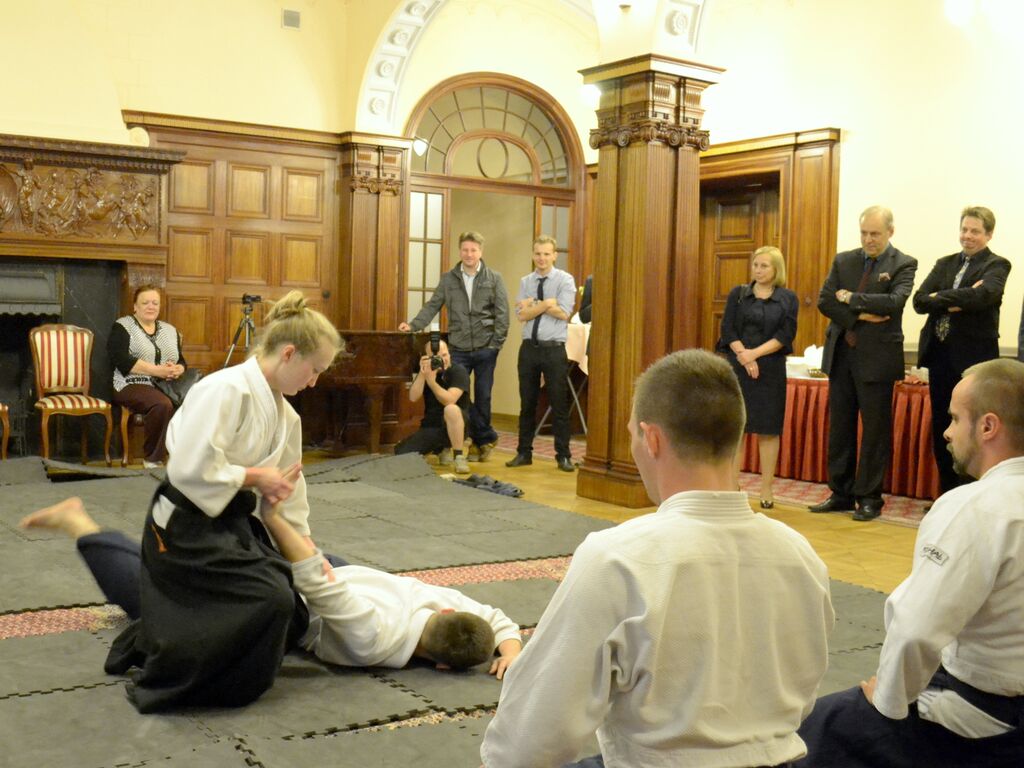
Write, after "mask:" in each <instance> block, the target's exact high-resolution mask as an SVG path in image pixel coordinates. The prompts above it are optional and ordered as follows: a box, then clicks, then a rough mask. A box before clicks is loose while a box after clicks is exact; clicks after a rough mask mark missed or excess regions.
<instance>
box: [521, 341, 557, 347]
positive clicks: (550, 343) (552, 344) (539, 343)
mask: <svg viewBox="0 0 1024 768" xmlns="http://www.w3.org/2000/svg"><path fill="white" fill-rule="evenodd" d="M523 344H527V345H529V346H532V347H564V346H565V342H564V341H533V340H532V339H523Z"/></svg>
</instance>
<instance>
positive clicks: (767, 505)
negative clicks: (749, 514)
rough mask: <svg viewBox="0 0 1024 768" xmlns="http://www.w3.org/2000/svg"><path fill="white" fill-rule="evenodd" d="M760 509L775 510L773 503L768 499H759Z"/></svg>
mask: <svg viewBox="0 0 1024 768" xmlns="http://www.w3.org/2000/svg"><path fill="white" fill-rule="evenodd" d="M761 509H775V502H774V501H769V500H768V499H761Z"/></svg>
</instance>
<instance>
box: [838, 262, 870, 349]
mask: <svg viewBox="0 0 1024 768" xmlns="http://www.w3.org/2000/svg"><path fill="white" fill-rule="evenodd" d="M875 261H876V260H875V259H872V258H865V259H864V272H863V273H862V274H861V276H860V282H859V283H858V284H857V290H856V291H854V293H864V289H865V288H867V287H868V280H869V279H870V278H871V271H872V270H873V269H874V268H875ZM843 338H844V339H846V343H847V344H849V345H850V346H851V347H856V346H857V332H856V331H855V330H853V329H852V328H851V329H850V330H848V331H847V332H846V333H845V334H844V336H843Z"/></svg>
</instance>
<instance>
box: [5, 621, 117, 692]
mask: <svg viewBox="0 0 1024 768" xmlns="http://www.w3.org/2000/svg"><path fill="white" fill-rule="evenodd" d="M2 643H3V645H2V646H0V648H2V650H3V664H0V699H2V698H6V697H8V696H12V695H19V696H25V695H27V694H31V693H46V692H49V691H54V690H57V689H70V688H77V687H80V686H93V685H101V684H103V685H105V684H109V683H111V682H113V681H115V680H116V679H117V678H114V677H111V676H110V675H107V674H106V673H104V671H103V663H104V661H106V658H107V651H108V650H109V648H108V646H107V644H106V643H104V642H103V640H102V639H101V638H99V637H97V636H96V635H94V634H92V633H90V632H64V633H61V634H58V635H44V636H42V637H14V638H8V639H7V640H3V641H2Z"/></svg>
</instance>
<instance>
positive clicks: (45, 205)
mask: <svg viewBox="0 0 1024 768" xmlns="http://www.w3.org/2000/svg"><path fill="white" fill-rule="evenodd" d="M159 189H160V188H159V184H158V182H157V180H156V179H155V178H154V177H152V176H149V175H143V174H131V173H117V172H114V171H101V170H98V169H96V168H86V169H75V168H55V167H47V166H39V167H32V168H17V167H14V166H9V165H5V164H0V232H11V233H25V234H33V235H43V236H45V237H67V236H73V237H90V238H108V239H117V238H118V237H127V238H130V239H134V240H138V239H140V238H145V239H147V240H149V241H151V242H155V241H156V240H157V237H158V233H157V231H156V230H157V227H158V226H159V221H160V208H159V202H160V195H159ZM147 236H148V237H147Z"/></svg>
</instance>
